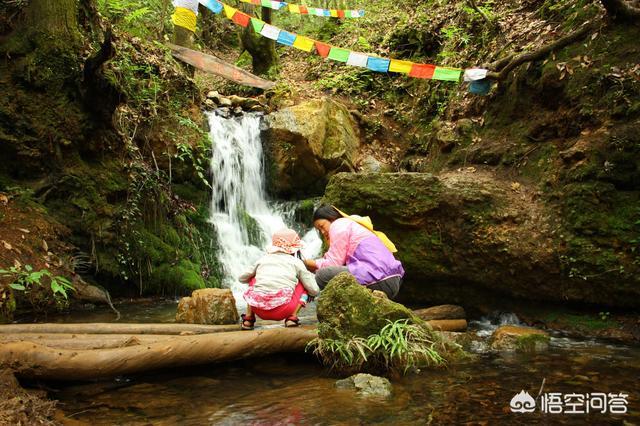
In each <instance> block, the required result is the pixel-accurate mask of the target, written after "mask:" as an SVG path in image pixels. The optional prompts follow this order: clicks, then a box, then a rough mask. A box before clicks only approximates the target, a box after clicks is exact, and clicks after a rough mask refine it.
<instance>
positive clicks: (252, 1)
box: [251, 0, 262, 6]
mask: <svg viewBox="0 0 640 426" xmlns="http://www.w3.org/2000/svg"><path fill="white" fill-rule="evenodd" d="M251 3H253V4H257V5H258V6H260V5H261V4H262V2H261V1H260V0H251Z"/></svg>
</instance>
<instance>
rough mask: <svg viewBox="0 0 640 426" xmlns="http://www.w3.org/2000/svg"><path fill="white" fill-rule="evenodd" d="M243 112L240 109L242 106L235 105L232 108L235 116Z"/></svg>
mask: <svg viewBox="0 0 640 426" xmlns="http://www.w3.org/2000/svg"><path fill="white" fill-rule="evenodd" d="M243 113H244V111H243V110H242V107H239V106H237V107H235V108H234V109H233V114H234V115H236V116H240V115H242V114H243Z"/></svg>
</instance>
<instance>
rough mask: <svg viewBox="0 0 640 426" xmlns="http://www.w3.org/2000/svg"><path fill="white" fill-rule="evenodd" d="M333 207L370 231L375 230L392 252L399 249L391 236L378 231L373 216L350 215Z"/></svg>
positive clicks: (343, 215)
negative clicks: (374, 227) (372, 220)
mask: <svg viewBox="0 0 640 426" xmlns="http://www.w3.org/2000/svg"><path fill="white" fill-rule="evenodd" d="M333 208H334V209H336V210H338V213H340V214H341V215H342V217H346V218H347V219H351V220H353V221H354V222H356V223H359V224H360V225H362V226H364V227H365V228H367V229H368V230H369V231H371V232H373V233H374V234H375V235H376V237H378V238H380V241H382V244H384V245H385V247H386V248H388V249H389V251H390V252H391V253H396V252H397V251H398V249H397V248H396V246H395V244H393V242H392V241H391V240H390V239H389V237H387V236H386V235H385V234H384V232H381V231H376V230H374V229H373V222H371V218H370V217H369V216H358V215H357V214H353V215H348V214H346V213H345V212H343V211H341V210H340V209H338V208H337V207H336V206H333Z"/></svg>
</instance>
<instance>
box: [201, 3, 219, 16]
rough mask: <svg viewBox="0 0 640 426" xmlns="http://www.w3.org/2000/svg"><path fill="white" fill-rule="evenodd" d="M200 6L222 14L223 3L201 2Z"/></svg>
mask: <svg viewBox="0 0 640 426" xmlns="http://www.w3.org/2000/svg"><path fill="white" fill-rule="evenodd" d="M200 4H202V5H203V6H204V7H206V8H207V9H209V10H210V11H212V12H213V13H220V12H222V3H220V2H219V1H216V0H200Z"/></svg>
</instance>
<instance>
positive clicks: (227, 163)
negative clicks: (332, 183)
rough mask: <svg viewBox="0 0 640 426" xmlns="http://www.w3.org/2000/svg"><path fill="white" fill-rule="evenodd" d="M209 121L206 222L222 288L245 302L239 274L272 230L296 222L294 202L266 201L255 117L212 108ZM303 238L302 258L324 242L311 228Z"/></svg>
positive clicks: (313, 253)
mask: <svg viewBox="0 0 640 426" xmlns="http://www.w3.org/2000/svg"><path fill="white" fill-rule="evenodd" d="M208 119H209V127H210V129H211V131H210V137H211V141H212V145H213V148H212V151H213V152H212V157H211V171H212V174H213V183H212V187H213V197H212V200H211V215H210V218H209V220H210V222H211V223H213V225H214V228H215V230H216V234H217V237H218V244H219V246H220V253H219V257H218V258H219V260H220V262H221V264H222V266H223V269H224V270H223V273H224V286H225V287H228V288H231V290H232V291H233V292H234V296H235V298H236V301H237V302H238V304H239V305H243V303H244V301H243V299H242V296H241V293H242V292H243V291H244V289H245V288H246V287H245V286H244V285H243V284H240V283H239V282H238V281H237V277H238V276H239V275H240V274H241V273H242V272H243V271H244V270H245V269H246V268H247V267H249V266H250V265H251V264H252V263H253V262H255V261H256V260H257V259H258V258H259V257H260V256H262V255H263V254H264V250H265V248H266V246H267V245H268V243H269V242H270V240H271V235H272V234H273V232H275V231H277V230H278V229H280V228H283V227H285V226H289V227H292V226H294V223H293V217H294V211H295V208H296V203H292V202H279V203H278V202H269V201H268V197H267V193H266V190H265V173H264V156H263V152H262V142H261V141H260V116H259V115H257V114H245V115H243V116H240V117H232V118H224V117H222V116H220V115H218V114H216V112H211V113H208ZM302 240H303V241H304V242H305V248H304V250H303V255H304V256H306V257H314V256H316V255H317V254H318V253H319V251H320V247H321V245H322V242H321V240H320V238H319V237H318V235H317V233H316V232H315V231H314V230H311V231H309V232H307V233H306V234H305V235H304V236H303V238H302Z"/></svg>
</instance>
